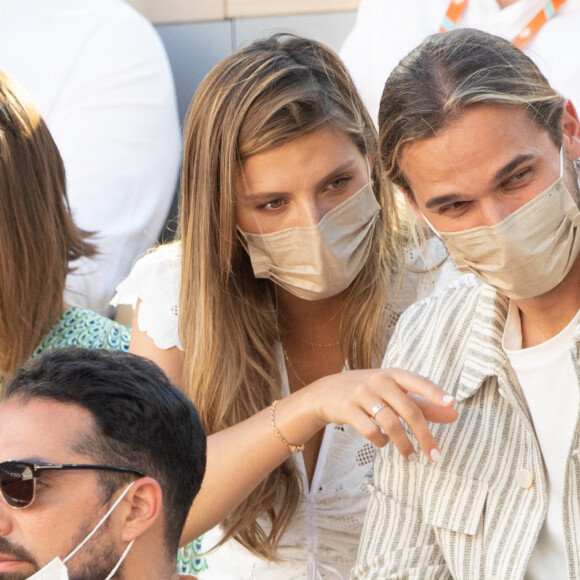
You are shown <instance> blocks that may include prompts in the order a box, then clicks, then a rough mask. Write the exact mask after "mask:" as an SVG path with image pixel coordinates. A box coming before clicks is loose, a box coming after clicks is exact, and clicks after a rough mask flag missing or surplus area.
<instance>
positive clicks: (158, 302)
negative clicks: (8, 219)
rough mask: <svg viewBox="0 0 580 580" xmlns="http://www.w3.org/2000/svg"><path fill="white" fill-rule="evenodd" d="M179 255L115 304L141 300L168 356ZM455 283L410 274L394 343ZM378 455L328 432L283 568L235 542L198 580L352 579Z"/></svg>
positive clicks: (285, 541) (435, 249)
mask: <svg viewBox="0 0 580 580" xmlns="http://www.w3.org/2000/svg"><path fill="white" fill-rule="evenodd" d="M429 253H430V256H429V261H430V262H431V260H435V263H437V262H438V261H441V258H442V257H444V255H445V250H444V249H443V248H442V247H441V246H440V244H439V242H438V241H437V240H433V241H432V243H431V246H430V248H429ZM180 256H181V247H180V245H179V244H178V243H176V244H172V245H168V246H161V247H160V248H158V249H157V250H156V251H154V252H151V253H149V254H146V255H145V256H144V257H143V258H141V259H140V260H139V261H138V262H137V263H136V264H135V266H134V268H133V271H132V272H131V274H130V276H129V277H128V278H127V279H126V280H125V281H124V282H122V283H121V284H120V285H119V286H118V288H117V295H116V296H115V299H114V301H113V304H114V305H118V304H131V305H133V306H135V305H136V303H137V300H138V299H140V300H141V305H140V308H139V316H138V320H137V323H138V326H139V329H140V330H141V331H143V332H146V333H147V334H148V336H150V337H151V338H152V339H153V341H154V342H155V344H156V346H158V347H159V348H162V349H167V348H171V347H173V346H177V347H178V348H181V343H180V341H179V336H178V331H177V318H178V312H179V311H178V305H179V285H180V276H181V267H180ZM407 260H408V265H409V267H410V268H411V270H412V269H413V266H414V265H415V266H418V264H419V263H420V262H421V260H420V258H419V256H418V254H417V253H416V252H411V253H409V255H408V256H407ZM418 269H420V266H418ZM456 277H457V274H456V272H455V269H454V268H453V266H452V265H451V264H450V263H446V264H445V265H444V266H443V267H442V268H439V269H437V271H436V272H434V273H430V274H425V273H419V272H412V271H409V272H408V274H407V276H406V278H405V281H404V284H403V288H402V290H401V293H400V297H399V300H398V302H397V306H396V309H395V314H394V316H393V319H392V323H391V324H390V325H389V329H388V335H389V337H390V335H391V333H392V330H393V327H394V324H395V323H396V321H397V320H398V318H399V316H400V314H401V313H402V311H403V310H404V309H405V308H406V307H407V306H409V305H410V304H412V303H413V302H415V301H416V300H418V299H420V298H423V297H425V296H427V295H428V294H429V293H430V292H431V291H432V290H433V289H434V288H435V286H436V285H437V286H443V285H447V284H448V283H450V282H451V281H452V280H454V279H455V278H456ZM276 349H277V351H276V352H277V360H278V364H279V366H280V369H281V371H282V372H281V374H282V380H283V385H282V392H283V395H287V394H289V386H288V378H287V375H286V369H285V364H284V356H283V353H282V348H281V345H280V344H278V345H276ZM374 453H375V450H374V447H373V446H372V445H371V444H370V443H369V442H368V441H367V440H366V439H364V438H363V437H362V436H361V435H359V433H358V432H357V431H356V430H354V429H352V428H351V427H349V426H348V425H334V424H331V425H328V426H327V427H326V429H325V432H324V438H323V441H322V445H321V448H320V453H319V456H318V462H317V464H316V468H315V472H314V476H313V479H312V484H311V486H310V488H308V484H307V478H306V470H305V467H304V461H303V458H302V455H301V454H297V455H295V456H294V460H295V461H296V465H297V469H298V472H299V473H300V474H301V477H302V478H303V482H304V489H305V490H308V491H307V492H306V494H305V496H304V500H303V502H302V505H301V506H300V509H299V511H298V513H297V515H296V517H295V518H294V521H293V523H292V525H291V526H290V527H289V528H288V530H287V531H286V533H285V534H284V537H283V538H282V541H281V543H280V549H279V555H280V557H281V558H283V561H282V562H280V563H268V562H265V561H264V560H261V559H259V558H256V557H255V556H253V555H252V554H251V553H250V552H248V551H247V550H246V549H245V548H243V547H242V546H241V545H240V544H238V543H237V542H236V541H233V540H232V541H229V542H227V543H226V544H225V545H224V546H222V547H220V548H219V549H217V550H216V551H214V552H211V553H210V554H208V555H207V564H208V571H207V575H205V574H201V575H200V576H201V577H202V578H212V579H213V578H219V579H220V580H230V579H231V580H233V579H240V580H241V579H244V580H250V579H260V580H270V579H271V580H290V579H298V578H303V579H307V580H315V579H318V578H329V579H343V578H344V579H346V578H348V576H349V573H350V569H351V567H352V565H353V564H354V561H355V557H356V552H357V548H358V541H359V537H360V533H361V528H362V523H363V519H364V514H365V509H366V504H367V499H368V496H367V494H368V492H367V490H366V486H365V485H364V481H365V478H366V476H367V475H369V474H370V472H371V468H372V463H373V459H374ZM219 538H220V530H219V528H215V529H213V530H211V531H210V532H208V533H207V534H206V535H205V536H204V538H203V548H204V551H205V550H206V549H209V548H211V547H212V546H213V545H215V543H217V541H218V540H219Z"/></svg>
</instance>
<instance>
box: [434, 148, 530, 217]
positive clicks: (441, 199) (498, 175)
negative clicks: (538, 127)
mask: <svg viewBox="0 0 580 580" xmlns="http://www.w3.org/2000/svg"><path fill="white" fill-rule="evenodd" d="M535 157H536V155H535V154H533V153H525V154H524V153H522V154H521V155H516V156H515V157H514V158H513V159H512V160H511V161H509V162H508V163H506V164H505V165H504V166H503V167H501V168H500V169H498V170H497V171H496V172H495V174H494V176H493V177H492V180H491V181H492V183H494V184H495V185H498V184H499V183H500V182H501V181H503V180H504V179H505V178H506V177H507V176H508V175H509V174H510V173H511V172H512V171H514V170H515V169H516V168H517V167H519V166H520V165H521V164H522V163H525V162H526V161H531V160H532V159H535ZM460 199H463V196H462V195H460V194H458V193H448V194H445V195H439V196H437V197H433V198H432V199H430V200H429V201H428V202H427V203H426V204H425V207H426V208H427V209H435V208H437V207H439V206H440V205H445V204H446V203H453V202H454V201H457V200H460Z"/></svg>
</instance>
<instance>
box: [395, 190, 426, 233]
mask: <svg viewBox="0 0 580 580" xmlns="http://www.w3.org/2000/svg"><path fill="white" fill-rule="evenodd" d="M396 188H397V189H398V190H399V191H400V192H401V193H402V194H403V195H404V196H405V199H406V200H407V204H408V205H409V206H411V209H412V210H413V213H414V214H415V217H416V218H417V219H418V220H419V221H420V222H421V223H422V224H423V225H424V226H426V225H428V224H427V222H426V221H425V218H424V217H423V214H422V213H421V212H420V211H419V208H418V207H417V203H416V202H415V198H414V197H413V196H412V195H411V194H410V193H409V192H408V191H407V190H405V189H402V188H401V187H399V186H398V185H397V186H396Z"/></svg>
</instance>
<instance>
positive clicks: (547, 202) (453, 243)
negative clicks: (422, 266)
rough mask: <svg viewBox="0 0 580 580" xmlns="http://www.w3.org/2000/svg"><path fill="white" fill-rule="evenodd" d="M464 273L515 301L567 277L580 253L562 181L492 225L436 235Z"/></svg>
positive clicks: (573, 206)
mask: <svg viewBox="0 0 580 580" xmlns="http://www.w3.org/2000/svg"><path fill="white" fill-rule="evenodd" d="M425 221H427V223H428V224H429V226H430V227H431V229H433V231H434V232H435V233H436V234H437V235H438V236H439V237H440V238H441V239H442V240H443V241H444V242H445V245H446V246H447V249H448V250H449V253H450V254H451V258H452V259H453V261H454V262H455V264H456V266H457V268H458V269H459V271H460V272H463V273H467V272H472V273H473V274H475V275H476V276H477V277H478V278H481V279H482V280H483V281H484V282H487V283H488V284H489V285H490V286H494V287H495V288H497V290H498V291H499V292H501V293H502V294H505V295H506V296H508V297H510V298H513V299H514V300H523V299H526V298H533V297H535V296H541V295H542V294H545V293H546V292H549V291H550V290H552V289H553V288H555V287H556V286H557V285H558V284H559V283H560V282H562V280H563V279H564V278H565V277H566V275H567V274H568V272H569V271H570V269H571V268H572V266H573V265H574V262H575V261H576V258H577V256H578V253H579V251H580V212H579V211H578V205H577V203H576V201H575V200H574V199H573V197H572V195H571V194H570V192H569V190H568V188H567V187H566V184H565V183H564V179H563V160H562V150H560V177H559V178H558V179H557V180H556V181H555V182H554V183H553V184H552V185H550V186H549V187H548V188H547V189H545V190H544V191H543V192H542V193H540V194H539V195H537V196H536V197H534V198H533V199H532V200H530V201H529V202H527V203H526V204H525V205H523V206H522V207H520V208H518V209H517V210H516V211H514V212H513V213H511V214H510V215H509V216H507V217H506V218H505V219H504V220H502V221H501V222H499V223H497V224H495V225H493V226H480V227H477V228H472V229H469V230H464V231H460V232H438V231H436V230H435V229H434V228H433V226H431V224H430V223H429V221H428V220H427V219H426V218H425Z"/></svg>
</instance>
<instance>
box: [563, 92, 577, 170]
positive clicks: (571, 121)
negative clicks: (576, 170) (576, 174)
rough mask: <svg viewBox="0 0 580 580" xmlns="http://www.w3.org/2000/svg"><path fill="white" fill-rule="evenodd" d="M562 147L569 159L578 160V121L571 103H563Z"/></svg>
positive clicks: (568, 101) (566, 101)
mask: <svg viewBox="0 0 580 580" xmlns="http://www.w3.org/2000/svg"><path fill="white" fill-rule="evenodd" d="M562 145H563V146H564V148H565V149H566V152H567V153H568V155H569V156H570V159H572V160H574V159H578V158H580V120H579V119H578V113H577V112H576V108H575V107H574V105H573V104H572V101H570V100H568V99H566V100H565V101H564V111H563V112H562Z"/></svg>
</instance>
